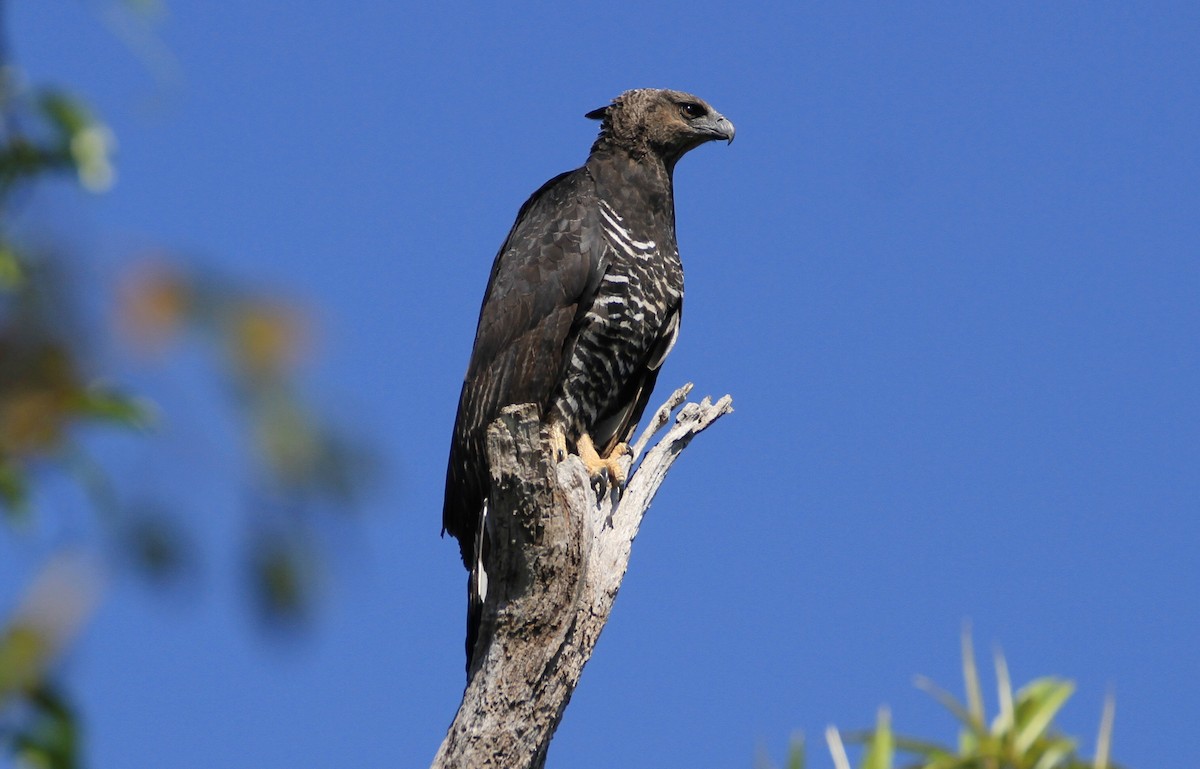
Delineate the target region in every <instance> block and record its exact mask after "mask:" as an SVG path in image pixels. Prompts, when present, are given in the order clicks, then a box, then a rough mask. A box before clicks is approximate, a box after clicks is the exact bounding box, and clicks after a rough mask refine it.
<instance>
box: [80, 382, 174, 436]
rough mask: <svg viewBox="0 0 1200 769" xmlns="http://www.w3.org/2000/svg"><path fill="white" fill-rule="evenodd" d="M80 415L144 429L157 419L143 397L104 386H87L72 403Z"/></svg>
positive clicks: (152, 408)
mask: <svg viewBox="0 0 1200 769" xmlns="http://www.w3.org/2000/svg"><path fill="white" fill-rule="evenodd" d="M72 406H73V409H74V411H75V412H76V413H77V414H78V415H79V416H82V417H87V418H89V419H96V420H100V421H102V422H111V423H113V424H117V425H120V426H122V427H129V428H133V429H136V430H145V429H148V428H150V427H151V426H153V425H154V424H155V423H156V422H157V421H158V414H157V410H156V409H155V408H154V406H153V404H151V403H150V402H149V401H147V400H146V399H144V398H134V397H131V396H128V395H124V394H122V393H119V392H117V391H115V390H110V389H108V388H104V387H89V388H87V389H86V390H84V391H83V392H81V393H79V395H78V397H77V399H76V400H75V402H74V403H73V404H72Z"/></svg>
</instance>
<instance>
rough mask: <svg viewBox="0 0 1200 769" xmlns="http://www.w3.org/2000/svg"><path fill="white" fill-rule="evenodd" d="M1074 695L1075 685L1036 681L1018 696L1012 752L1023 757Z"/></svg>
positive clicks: (1058, 680) (1041, 679)
mask: <svg viewBox="0 0 1200 769" xmlns="http://www.w3.org/2000/svg"><path fill="white" fill-rule="evenodd" d="M1074 691H1075V684H1074V683H1072V682H1070V681H1064V680H1062V679H1059V678H1039V679H1037V680H1036V681H1033V682H1031V683H1029V684H1027V685H1026V686H1024V687H1022V688H1021V690H1020V691H1018V692H1017V705H1016V723H1015V724H1014V726H1015V729H1016V734H1015V737H1014V739H1013V748H1014V749H1015V750H1016V752H1017V753H1018V754H1023V753H1025V752H1026V751H1027V750H1029V748H1030V746H1031V745H1033V743H1034V740H1036V739H1037V738H1038V737H1041V736H1042V734H1043V733H1044V732H1045V731H1046V728H1047V727H1048V726H1049V725H1050V722H1051V721H1052V720H1053V719H1054V715H1055V714H1056V713H1058V711H1059V709H1060V708H1061V707H1062V706H1063V703H1065V702H1066V701H1067V699H1068V698H1069V697H1070V696H1071V694H1072V693H1073V692H1074Z"/></svg>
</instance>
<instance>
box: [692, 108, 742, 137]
mask: <svg viewBox="0 0 1200 769" xmlns="http://www.w3.org/2000/svg"><path fill="white" fill-rule="evenodd" d="M696 127H697V128H698V129H700V130H701V131H703V132H704V134H705V135H707V136H709V137H711V138H712V139H724V140H725V142H726V143H727V144H733V135H734V133H736V130H735V129H734V127H733V123H732V122H731V121H730V120H729V118H727V117H725V116H724V115H722V114H721V113H720V112H716V111H714V112H710V113H709V115H708V117H707V118H706V119H705V121H704V123H702V124H700V125H698V126H696Z"/></svg>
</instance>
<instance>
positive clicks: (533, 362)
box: [442, 88, 734, 670]
mask: <svg viewBox="0 0 1200 769" xmlns="http://www.w3.org/2000/svg"><path fill="white" fill-rule="evenodd" d="M587 117H589V118H592V119H595V120H599V121H601V122H600V134H599V136H598V137H597V138H596V141H595V143H594V144H593V145H592V149H591V153H590V155H589V156H588V159H587V162H586V163H584V165H583V166H581V167H580V168H577V169H575V170H574V171H567V172H566V173H563V174H560V175H558V176H556V177H554V178H553V179H551V180H550V181H548V182H546V183H545V184H544V185H542V187H541V189H539V190H537V192H535V193H533V195H532V196H531V197H530V198H529V200H527V201H526V202H525V205H523V206H521V210H520V212H519V213H518V214H517V220H516V223H515V224H513V227H512V230H511V231H510V232H509V233H508V237H507V238H506V239H505V241H504V245H502V246H501V247H500V251H499V253H497V254H496V259H495V262H494V263H493V264H492V272H491V277H490V278H489V280H488V285H487V290H486V291H485V292H484V297H483V307H482V309H481V310H480V313H479V326H478V329H477V331H476V333H475V346H474V349H473V350H472V352H471V361H470V364H469V365H468V367H467V374H466V377H465V379H464V381H463V387H462V395H461V396H460V397H459V401H458V416H457V418H456V420H455V423H454V435H453V438H452V439H451V444H450V461H449V466H448V468H447V470H446V498H445V506H444V508H443V512H442V530H443V533H445V532H447V531H448V532H450V534H451V535H453V536H454V537H455V538H456V539H457V540H458V546H459V549H460V551H461V554H462V559H463V563H464V564H465V565H466V567H467V569H468V570H469V571H470V576H469V577H468V583H467V592H468V610H467V643H466V646H467V668H468V670H469V669H470V665H471V658H472V655H473V652H474V649H475V642H476V636H477V635H478V628H479V618H480V612H481V610H482V607H483V600H484V597H485V596H486V595H487V566H488V553H489V550H490V544H489V541H488V533H487V506H488V501H487V494H488V489H489V485H490V481H489V475H488V465H487V454H486V452H485V449H484V440H485V433H486V430H487V426H488V424H489V423H490V422H492V421H493V420H494V419H496V417H498V416H499V414H500V410H501V409H503V408H504V407H506V406H510V405H514V404H518V403H534V404H537V406H538V407H539V409H540V411H541V417H542V421H543V423H544V424H546V425H547V426H548V429H549V433H550V437H551V443H552V445H553V446H554V451H555V454H556V459H561V457H562V456H564V455H565V452H566V451H573V452H574V453H576V454H578V455H579V457H580V458H581V459H582V460H583V462H584V464H585V465H586V466H587V468H588V472H589V473H590V474H591V475H592V476H593V477H594V478H603V477H605V476H607V477H608V478H611V479H612V480H613V481H614V482H615V483H616V484H618V485H620V484H622V483H624V480H625V479H624V477H623V476H624V473H623V472H622V468H621V466H620V465H619V464H618V459H619V458H620V457H621V455H622V453H624V452H626V451H628V447H627V445H626V441H627V440H629V437H630V435H631V434H632V432H633V430H634V429H635V428H636V426H637V422H638V420H639V419H640V418H641V416H642V412H643V411H644V410H645V408H646V403H647V401H648V400H649V398H650V392H651V390H652V389H653V388H654V381H655V379H657V377H658V371H659V367H660V366H661V365H662V362H663V359H664V358H666V356H667V353H668V352H670V351H671V347H672V345H674V344H675V338H676V336H677V335H678V333H679V316H680V311H681V309H682V307H683V268H682V265H681V264H680V261H679V249H678V247H677V245H676V242H675V202H674V194H673V190H672V176H673V173H674V169H675V163H676V162H677V161H678V160H679V158H681V157H682V156H683V155H684V153H686V152H687V151H688V150H691V149H694V148H696V147H698V146H700V145H701V144H704V143H705V142H708V141H713V140H715V139H724V140H726V141H727V142H732V141H733V134H734V128H733V123H731V122H729V120H727V119H726V118H725V117H724V116H722V115H721V113H719V112H717V111H716V110H714V109H713V108H712V107H711V106H709V105H708V103H706V102H705V101H704V100H703V99H699V98H697V97H695V96H692V95H690V94H686V93H681V92H679V91H670V90H661V89H653V88H643V89H638V90H633V91H626V92H625V93H623V94H621V95H620V96H618V97H617V98H616V99H614V100H613V101H612V103H611V104H609V105H608V106H606V107H602V108H600V109H597V110H594V111H592V112H589V113H587Z"/></svg>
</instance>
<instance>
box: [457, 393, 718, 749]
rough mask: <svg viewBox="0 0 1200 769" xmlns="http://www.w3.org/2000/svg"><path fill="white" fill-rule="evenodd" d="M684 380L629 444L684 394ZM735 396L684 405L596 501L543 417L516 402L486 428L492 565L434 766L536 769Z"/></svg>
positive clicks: (661, 422) (662, 420)
mask: <svg viewBox="0 0 1200 769" xmlns="http://www.w3.org/2000/svg"><path fill="white" fill-rule="evenodd" d="M691 387H692V386H691V385H690V384H689V385H685V386H683V387H681V388H679V389H678V390H676V391H675V393H674V394H673V395H672V396H671V398H670V399H669V400H668V401H667V402H666V403H665V404H663V406H662V407H661V408H660V409H659V410H658V411H657V412H656V413H655V415H654V417H653V419H652V420H651V423H650V425H649V426H648V427H647V428H646V430H645V431H644V432H643V433H642V435H641V437H640V438H639V439H638V441H637V443H636V444H634V446H633V454H632V457H631V458H629V459H628V460H627V461H629V462H630V464H633V463H635V462H637V460H638V458H639V457H640V456H641V453H642V450H643V449H644V448H645V447H646V444H647V443H648V442H649V441H650V439H651V438H652V437H653V436H654V435H655V434H656V433H657V432H658V431H659V430H661V429H662V428H663V427H664V426H665V425H666V424H667V422H668V421H669V419H670V415H671V413H672V412H673V411H674V410H675V409H676V408H677V407H678V406H679V405H680V404H681V403H683V402H684V400H685V399H686V398H687V395H688V393H689V392H690V391H691ZM731 404H732V400H731V399H730V397H729V396H728V395H726V396H725V397H723V398H721V399H720V400H718V401H717V402H716V403H712V402H710V401H709V399H708V398H705V399H704V400H703V401H701V402H700V403H688V404H686V405H684V406H683V408H682V409H680V411H679V414H678V415H677V417H676V419H675V424H673V425H672V426H671V427H670V429H669V430H667V432H666V434H665V435H664V436H663V437H662V439H661V440H659V442H658V443H657V444H656V445H655V446H654V448H652V449H651V450H650V451H649V452H648V453H647V454H646V456H645V457H644V458H643V459H642V460H641V464H639V465H638V466H637V469H636V470H635V471H634V472H633V474H632V475H631V476H630V477H629V482H628V484H627V485H626V487H625V489H624V490H623V491H622V492H621V493H620V494H618V493H616V491H614V490H610V491H609V492H608V493H606V494H604V495H603V496H602V497H601V498H600V499H597V494H596V491H595V490H594V489H593V487H592V486H591V483H590V481H589V478H588V474H587V471H586V470H585V469H584V466H583V463H582V462H581V461H580V460H579V458H578V457H574V456H571V457H568V458H567V459H566V460H565V461H563V462H560V463H558V464H557V466H555V465H554V463H552V462H550V461H549V449H548V444H547V441H546V436H545V435H544V431H543V430H542V425H541V423H540V421H539V419H538V416H537V410H536V408H535V407H533V406H531V405H524V406H512V407H510V408H507V409H505V410H504V412H503V413H502V415H501V417H500V418H499V419H497V420H496V421H495V422H493V423H492V424H491V425H490V426H489V427H488V435H487V450H488V460H489V463H490V465H491V475H492V489H491V495H490V497H489V505H488V511H489V512H488V517H489V520H490V526H491V535H492V543H493V550H492V559H491V560H492V569H491V570H490V572H489V583H488V584H489V588H488V596H487V602H486V604H485V605H484V609H483V620H482V625H481V627H480V633H479V643H478V644H477V645H476V649H475V657H474V665H473V666H472V669H471V671H470V680H469V682H468V684H467V688H466V691H465V692H464V693H463V699H462V704H461V705H460V706H459V708H458V714H457V715H456V716H455V718H454V723H452V724H451V725H450V730H449V731H448V732H447V734H446V739H445V740H444V741H443V742H442V745H441V748H440V749H439V750H438V753H437V756H436V757H435V758H434V761H433V767H434V769H451V768H453V769H534V768H539V767H542V766H544V764H545V761H546V750H547V748H548V747H549V745H550V738H551V737H552V736H553V735H554V730H555V729H556V728H557V727H558V723H559V721H560V720H562V715H563V711H565V710H566V707H567V703H568V702H569V701H570V699H571V693H572V692H573V691H575V686H576V684H578V683H579V676H580V674H581V673H582V672H583V666H584V665H585V664H586V663H587V661H588V658H589V657H591V655H592V650H593V649H594V648H595V646H596V640H597V639H598V638H599V636H600V631H601V630H603V629H604V625H605V623H606V622H607V621H608V615H609V612H611V611H612V605H613V600H614V599H615V598H616V595H617V590H618V589H620V587H621V580H622V579H623V578H624V576H625V570H626V568H627V567H628V565H629V551H630V547H631V546H632V544H633V539H634V537H636V536H637V532H638V527H639V526H640V525H641V522H642V516H644V515H645V513H646V509H647V508H649V507H650V502H651V501H652V500H653V499H654V494H655V493H656V492H657V491H658V487H659V486H660V485H661V484H662V482H663V479H664V478H665V477H666V474H667V470H668V469H670V467H671V464H672V463H673V462H674V461H675V458H676V457H678V456H679V453H680V452H682V451H683V449H684V448H685V447H686V446H687V445H688V443H689V442H691V440H692V438H694V437H695V436H696V434H697V433H699V432H700V431H702V430H704V429H705V428H706V427H708V426H709V425H711V424H712V423H713V422H715V421H716V420H717V419H718V418H719V417H721V416H722V415H724V414H727V413H729V412H731V411H732V410H733V408H732V405H731Z"/></svg>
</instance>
